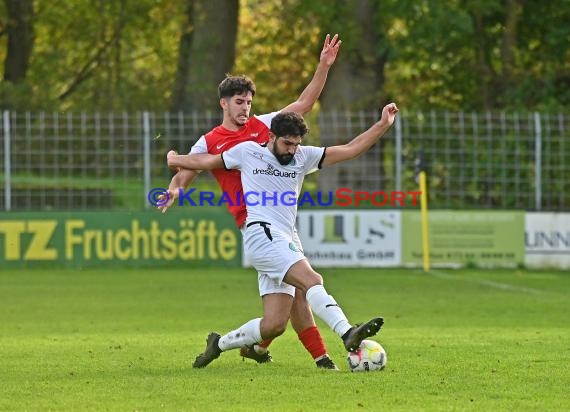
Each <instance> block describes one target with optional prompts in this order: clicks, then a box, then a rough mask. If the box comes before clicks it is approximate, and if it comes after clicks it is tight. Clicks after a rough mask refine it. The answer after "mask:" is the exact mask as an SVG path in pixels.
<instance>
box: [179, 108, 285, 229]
mask: <svg viewBox="0 0 570 412" xmlns="http://www.w3.org/2000/svg"><path fill="white" fill-rule="evenodd" d="M275 114H277V113H272V114H271V115H272V116H271V118H272V117H273V116H274V115H275ZM264 117H265V116H264ZM265 118H266V119H270V118H267V117H265ZM269 121H270V120H269ZM203 139H204V140H205V144H206V150H204V147H197V146H202V145H203V142H200V141H198V142H197V143H196V145H195V146H194V147H192V151H191V152H190V153H210V154H220V153H222V152H225V151H226V150H228V149H230V148H232V147H234V146H235V145H237V144H239V143H242V142H246V141H253V142H257V143H267V142H268V141H269V128H268V127H267V125H266V124H265V123H264V122H262V121H261V120H259V119H258V118H257V117H256V116H252V117H250V118H249V119H248V120H247V122H246V123H245V125H244V126H243V127H241V128H240V129H239V130H237V131H231V130H228V129H226V128H225V127H223V126H217V127H215V128H213V129H212V130H211V131H209V132H208V133H206V134H205V135H204V136H203ZM201 143H202V144H201ZM211 172H212V174H213V175H214V177H215V178H216V180H217V181H218V184H219V185H220V187H221V189H222V191H223V192H224V193H225V195H226V196H227V197H228V198H229V199H230V201H229V202H227V203H226V205H227V207H228V210H229V212H230V213H231V214H232V216H233V217H234V219H235V221H236V224H237V226H238V227H241V226H242V225H243V224H244V223H245V219H246V217H247V211H246V205H245V202H244V201H243V188H242V185H241V173H240V171H239V170H225V169H215V170H212V171H211ZM238 194H239V196H240V198H241V200H240V201H239V202H238Z"/></svg>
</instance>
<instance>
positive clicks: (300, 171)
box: [222, 142, 325, 235]
mask: <svg viewBox="0 0 570 412" xmlns="http://www.w3.org/2000/svg"><path fill="white" fill-rule="evenodd" d="M324 157H325V149H324V148H323V147H314V146H299V147H298V148H297V152H296V153H295V155H294V156H293V160H292V161H291V162H290V163H289V164H288V165H282V164H281V163H279V161H278V160H277V158H276V157H275V156H274V155H273V153H271V151H270V150H269V149H268V148H267V147H266V146H262V145H260V144H258V143H255V142H244V143H240V144H238V145H236V146H235V147H233V148H231V149H230V150H228V151H226V152H224V153H222V159H223V161H224V166H225V167H226V169H239V170H240V171H241V181H242V186H243V191H244V193H243V195H244V198H245V199H244V200H245V202H246V206H247V221H246V224H247V223H251V222H268V223H270V224H271V228H272V229H273V228H275V229H276V230H281V231H282V232H283V233H286V234H288V235H292V234H293V231H294V227H295V220H296V218H297V199H298V197H299V193H300V191H301V187H302V186H303V180H304V179H305V175H307V174H309V173H312V172H314V171H316V170H317V169H320V166H321V163H322V161H323V159H324Z"/></svg>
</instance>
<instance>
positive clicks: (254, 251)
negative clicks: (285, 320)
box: [242, 223, 305, 296]
mask: <svg viewBox="0 0 570 412" xmlns="http://www.w3.org/2000/svg"><path fill="white" fill-rule="evenodd" d="M242 233H243V247H244V253H245V256H246V258H247V260H248V261H249V262H250V263H251V264H252V265H253V267H254V268H255V269H256V270H257V272H258V276H257V279H258V285H259V295H260V296H263V295H267V294H270V293H286V294H288V295H291V296H295V287H294V286H291V285H289V284H288V283H285V282H283V278H284V277H285V274H286V273H287V271H288V270H289V268H290V267H291V266H293V265H294V264H295V263H297V262H298V261H300V260H302V259H305V255H304V254H303V246H302V245H301V241H300V239H299V236H298V235H297V231H294V233H293V236H287V235H285V234H284V233H282V232H279V231H277V230H275V229H272V228H271V226H270V225H269V224H268V225H266V226H261V225H260V224H257V223H256V224H253V225H251V226H249V227H246V228H245V229H243V230H242ZM269 237H271V239H269Z"/></svg>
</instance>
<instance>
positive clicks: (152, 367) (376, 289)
mask: <svg viewBox="0 0 570 412" xmlns="http://www.w3.org/2000/svg"><path fill="white" fill-rule="evenodd" d="M322 273H323V274H324V277H325V284H326V285H327V288H328V290H329V292H330V293H331V294H333V295H334V296H335V298H336V299H337V301H338V302H339V303H340V304H341V305H342V306H343V308H344V309H345V312H346V313H347V315H348V317H349V319H351V320H352V321H353V322H358V321H364V320H368V319H369V318H370V317H372V316H375V315H382V316H384V318H385V320H386V323H385V326H384V328H383V330H382V331H381V333H380V334H379V335H378V336H377V337H376V339H377V340H378V341H379V342H381V343H382V344H383V345H384V347H385V348H386V351H387V353H388V365H387V367H386V369H385V370H384V371H382V372H372V373H351V372H349V371H348V370H347V366H346V361H345V351H344V350H343V347H342V344H341V341H340V340H339V338H338V337H337V336H336V335H334V334H333V333H332V332H330V331H329V329H328V328H327V327H326V326H325V325H324V324H322V323H320V322H319V325H320V326H321V330H322V332H323V335H324V337H325V341H326V343H327V346H328V349H329V353H330V354H331V356H332V357H333V359H334V360H335V361H336V362H337V363H338V364H339V366H340V367H341V369H342V371H341V372H332V371H323V370H317V369H316V368H315V366H314V364H313V362H312V359H311V358H310V356H309V355H308V353H306V352H305V350H304V349H303V348H302V346H301V344H300V343H299V342H298V340H297V337H296V334H295V333H294V332H293V330H292V329H291V328H289V329H288V330H287V332H286V333H285V335H284V336H282V337H280V338H278V339H276V340H275V342H274V343H273V344H272V346H271V348H270V349H271V352H272V355H273V357H274V362H273V363H272V364H266V365H257V364H256V363H254V362H252V361H242V359H241V358H240V357H239V356H238V353H237V351H232V352H228V353H224V354H222V356H221V357H220V358H219V359H218V360H216V361H214V362H213V363H212V364H211V365H210V366H208V367H207V368H205V369H203V370H194V369H192V367H191V363H192V361H193V359H194V357H195V356H196V355H197V354H198V353H199V352H200V351H201V350H202V349H203V346H204V340H205V337H206V335H207V333H208V332H209V331H211V330H217V331H219V332H226V331H228V330H229V329H231V328H234V327H236V326H239V325H240V324H241V323H243V322H245V321H246V320H249V319H250V318H252V317H257V316H258V315H259V314H260V309H261V306H260V299H259V297H258V296H257V285H256V276H255V275H254V274H253V271H252V270H245V269H244V270H237V269H236V270H220V269H198V268H196V269H191V268H188V269H181V268H176V269H138V270H137V269H120V270H119V269H98V270H95V269H92V270H82V271H80V270H63V269H61V270H57V269H43V270H42V269H33V270H12V271H6V270H3V271H2V272H1V273H0V320H1V322H0V410H27V411H38V410H54V411H55V410H57V411H82V410H92V411H104V410H110V411H135V410H136V411H157V410H165V411H230V410H231V411H251V410H258V411H281V410H283V411H321V410H322V411H324V410H327V411H333V410H334V411H351V410H354V411H376V410H389V411H418V410H425V411H432V410H433V411H442V410H444V411H445V410H478V411H507V410H508V411H563V410H570V395H569V393H570V392H569V389H568V388H569V385H570V372H569V371H568V365H569V364H570V316H569V315H570V274H569V273H565V272H553V271H543V272H530V271H526V270H516V271H514V270H513V271H509V270H501V271H491V270H457V271H451V270H450V271H443V270H440V271H435V272H433V273H431V274H423V273H422V272H420V271H417V270H392V269H389V270H388V269H382V270H364V269H362V270H361V269H350V270H340V269H337V270H330V269H329V270H323V271H322Z"/></svg>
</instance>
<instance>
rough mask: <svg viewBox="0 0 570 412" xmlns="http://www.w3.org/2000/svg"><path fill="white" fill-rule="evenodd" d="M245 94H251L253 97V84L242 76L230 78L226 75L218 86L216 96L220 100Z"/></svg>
mask: <svg viewBox="0 0 570 412" xmlns="http://www.w3.org/2000/svg"><path fill="white" fill-rule="evenodd" d="M247 92H251V95H252V96H255V83H254V82H253V80H251V79H250V78H249V77H247V76H245V75H243V74H242V75H240V76H231V75H229V74H228V75H226V78H225V79H224V80H222V82H221V83H220V85H219V86H218V96H219V98H220V99H222V98H224V97H233V96H235V95H236V94H244V93H247Z"/></svg>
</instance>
